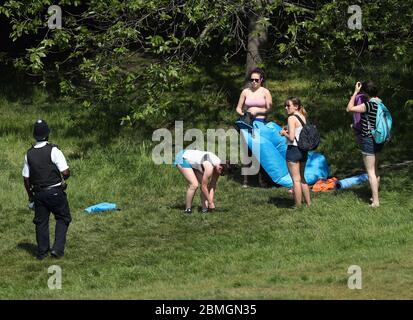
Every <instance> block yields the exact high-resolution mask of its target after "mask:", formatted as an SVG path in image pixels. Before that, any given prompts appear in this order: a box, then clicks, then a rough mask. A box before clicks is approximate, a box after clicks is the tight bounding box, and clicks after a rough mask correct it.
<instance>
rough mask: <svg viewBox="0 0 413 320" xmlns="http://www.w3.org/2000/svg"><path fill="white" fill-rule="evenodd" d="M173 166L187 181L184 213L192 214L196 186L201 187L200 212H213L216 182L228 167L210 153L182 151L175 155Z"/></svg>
mask: <svg viewBox="0 0 413 320" xmlns="http://www.w3.org/2000/svg"><path fill="white" fill-rule="evenodd" d="M174 166H176V167H177V168H178V169H179V171H180V172H181V173H182V175H183V176H184V177H185V179H186V180H187V181H188V189H187V191H186V201H185V202H186V209H185V213H188V214H191V213H192V201H193V199H194V196H195V193H196V190H197V189H198V186H201V206H202V212H203V213H207V212H208V211H209V212H211V211H213V210H214V209H215V203H214V196H215V190H216V185H217V181H218V178H219V176H220V175H221V176H222V175H224V174H225V173H226V172H227V170H228V165H227V164H225V163H224V164H223V163H222V162H221V160H220V159H219V158H218V157H217V156H216V155H215V154H213V153H212V152H206V151H199V150H182V151H180V152H179V153H178V154H177V155H176V158H175V162H174Z"/></svg>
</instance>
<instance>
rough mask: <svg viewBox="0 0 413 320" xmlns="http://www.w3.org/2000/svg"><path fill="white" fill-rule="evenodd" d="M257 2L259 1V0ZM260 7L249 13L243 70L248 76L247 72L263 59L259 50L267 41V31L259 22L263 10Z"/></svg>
mask: <svg viewBox="0 0 413 320" xmlns="http://www.w3.org/2000/svg"><path fill="white" fill-rule="evenodd" d="M259 2H260V3H261V1H259ZM261 8H262V3H261ZM261 8H259V9H258V10H257V11H256V12H255V14H253V15H251V18H250V21H249V28H248V29H249V30H248V46H247V62H246V70H245V74H246V76H248V73H249V72H250V71H251V70H252V69H254V68H256V67H257V66H258V65H259V64H261V63H262V61H263V60H262V57H261V53H260V50H261V49H262V46H263V45H264V44H265V43H266V42H267V38H268V31H267V27H266V26H264V25H262V24H261V23H259V21H260V19H262V18H263V13H262V11H263V10H262V9H261Z"/></svg>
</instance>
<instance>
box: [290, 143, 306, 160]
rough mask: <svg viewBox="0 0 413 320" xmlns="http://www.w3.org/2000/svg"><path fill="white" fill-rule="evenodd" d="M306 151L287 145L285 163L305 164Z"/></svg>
mask: <svg viewBox="0 0 413 320" xmlns="http://www.w3.org/2000/svg"><path fill="white" fill-rule="evenodd" d="M307 157H308V151H303V150H301V149H300V148H298V147H297V146H292V145H289V146H288V147H287V154H286V156H285V158H286V159H287V162H305V161H307Z"/></svg>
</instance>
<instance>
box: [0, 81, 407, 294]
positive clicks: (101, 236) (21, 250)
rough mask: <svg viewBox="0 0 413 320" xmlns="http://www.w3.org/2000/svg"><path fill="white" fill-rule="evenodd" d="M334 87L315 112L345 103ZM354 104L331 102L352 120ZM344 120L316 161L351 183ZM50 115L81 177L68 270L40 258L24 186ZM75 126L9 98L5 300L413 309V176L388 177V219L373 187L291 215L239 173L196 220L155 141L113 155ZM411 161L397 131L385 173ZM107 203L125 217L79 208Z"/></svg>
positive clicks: (117, 140)
mask: <svg viewBox="0 0 413 320" xmlns="http://www.w3.org/2000/svg"><path fill="white" fill-rule="evenodd" d="M332 85H334V83H333V84H332ZM271 86H274V88H275V87H277V88H278V87H279V88H282V90H281V89H280V90H278V91H277V89H274V91H277V97H276V98H275V101H277V104H279V102H280V101H282V99H283V97H284V96H288V95H290V94H292V93H293V92H294V91H295V90H299V91H300V96H302V97H303V98H304V99H305V101H307V103H308V104H310V106H311V104H312V103H311V101H313V100H314V101H316V100H317V99H316V97H314V96H313V91H311V90H310V87H311V86H310V85H309V84H308V82H306V81H304V80H303V81H299V82H291V81H288V80H282V79H279V80H277V81H273V82H272V83H271V82H270V87H271ZM320 90H321V89H320ZM323 90H324V89H323ZM325 90H326V91H325V92H324V91H321V92H320V93H319V98H320V99H319V100H318V101H321V99H322V97H325V95H324V94H327V93H328V92H330V93H329V94H331V95H334V94H336V93H331V87H327V88H325ZM329 90H330V91H329ZM346 99H347V98H346V97H342V98H341V100H337V101H336V102H335V105H336V106H337V105H338V107H340V108H342V109H343V110H344V109H345V103H346ZM327 100H328V99H327V98H325V101H327ZM322 101H324V100H322ZM343 104H344V105H343ZM318 107H319V110H318V111H315V110H316V108H315V106H313V107H312V108H310V112H311V110H313V114H314V115H316V116H317V117H318V118H319V119H327V120H325V121H328V119H330V117H329V116H328V115H329V114H330V115H331V116H334V115H336V114H337V112H338V111H337V110H338V109H337V108H338V107H337V108H336V109H334V108H332V107H331V106H330V105H327V104H322V105H320V106H318ZM234 108H235V106H234ZM329 110H330V111H329ZM231 111H232V110H231ZM329 112H330V113H329ZM340 112H341V113H340V115H341V116H343V120H342V121H341V122H340V123H339V125H337V126H336V127H334V128H333V129H334V130H332V129H330V130H328V127H327V126H324V127H323V128H324V129H323V145H322V146H321V148H320V150H321V151H322V152H323V153H324V154H325V155H326V156H327V159H328V161H329V164H330V167H331V173H332V175H335V176H337V177H339V178H344V177H346V176H347V175H349V174H351V173H352V172H357V171H362V170H363V167H362V162H361V155H360V154H359V152H358V150H357V148H356V145H355V144H354V142H353V140H352V136H351V132H350V130H349V127H348V125H349V123H350V118H349V117H347V118H346V117H345V115H344V114H345V113H344V112H342V111H340ZM277 114H281V112H279V110H278V111H277V110H276V111H275V112H274V116H273V118H275V117H276V116H275V115H277ZM40 117H42V118H45V119H46V120H47V121H48V122H49V124H50V126H51V129H52V134H51V142H54V143H57V144H58V145H60V146H61V149H62V150H63V151H64V153H65V155H66V157H67V159H68V163H69V165H70V167H71V170H72V174H73V175H72V177H71V178H70V180H69V181H68V182H69V188H68V190H67V192H68V196H69V202H70V207H71V212H72V218H73V222H72V224H71V226H70V228H69V233H68V240H67V247H66V255H65V257H64V258H63V259H61V260H52V259H51V258H47V259H45V260H43V261H37V260H36V259H35V257H34V250H35V248H36V242H35V233H34V225H33V223H32V219H33V212H32V211H29V210H28V209H27V207H26V205H27V196H26V193H25V191H24V187H23V183H22V177H21V169H22V164H23V157H24V154H25V151H26V150H27V148H28V147H29V146H30V143H31V142H32V141H31V130H32V124H33V122H34V120H35V119H36V118H40ZM337 117H338V116H337ZM71 119H72V118H71V110H70V109H69V108H66V107H65V106H64V105H63V104H62V103H53V102H52V101H49V100H48V99H47V97H46V96H44V95H38V97H37V98H36V99H35V100H33V101H30V103H22V102H21V101H15V102H13V101H10V100H8V99H6V98H2V99H0V135H1V140H0V148H1V150H2V151H1V152H0V190H1V191H0V255H1V259H0V298H1V299H406V298H407V299H412V298H413V292H412V290H411V288H412V286H413V254H412V252H413V198H412V192H413V183H412V178H413V165H405V166H396V167H390V168H386V169H385V170H382V173H381V176H382V182H381V192H380V195H381V207H380V208H378V209H370V208H368V206H367V203H368V198H369V196H370V194H369V192H370V191H369V188H368V185H367V184H365V185H361V186H357V187H354V188H351V189H348V190H345V191H341V192H331V193H325V194H313V195H312V196H313V205H312V206H311V207H309V208H302V209H299V210H293V209H292V208H291V206H292V205H293V200H292V198H291V195H290V194H289V193H288V192H287V190H286V189H285V188H279V189H277V188H258V187H252V188H249V189H243V188H241V184H240V183H239V179H238V177H237V176H236V177H224V178H222V179H221V180H220V181H219V184H218V192H217V199H216V204H217V207H218V210H217V211H216V212H215V213H213V214H208V215H202V214H201V213H199V212H197V211H196V210H195V213H194V214H193V215H192V216H186V215H184V214H183V213H182V209H183V201H184V193H185V188H186V185H185V181H184V179H183V178H182V177H181V176H180V175H179V173H178V171H177V170H176V169H173V168H172V167H171V166H170V165H161V166H157V165H155V164H153V163H152V160H151V158H150V151H151V148H150V147H149V144H143V143H141V142H139V140H136V139H135V138H133V135H132V136H129V135H128V134H120V135H119V136H118V137H114V138H113V139H112V140H110V141H109V140H108V143H107V144H105V143H104V142H103V143H102V141H100V140H99V139H98V137H97V132H96V130H95V128H94V127H90V128H89V129H90V130H89V131H88V130H85V128H83V129H82V130H83V131H77V130H76V128H74V127H73V126H74V123H73V121H72V120H71ZM410 126H411V125H410ZM411 158H412V148H411V142H409V141H408V139H406V136H404V135H402V134H400V135H396V137H395V140H393V142H392V143H391V144H390V145H389V146H388V148H387V150H385V152H384V153H383V162H382V163H384V164H391V163H394V162H400V161H403V160H407V159H411ZM198 199H199V197H198V196H197V198H196V203H199V200H198ZM103 201H108V202H116V203H117V204H118V206H119V207H120V208H121V209H122V210H121V211H115V212H110V213H100V214H87V213H86V212H85V211H83V209H84V208H86V207H88V206H89V205H92V204H95V203H98V202H103ZM51 221H54V219H53V218H51ZM53 225H54V224H53V223H51V226H53ZM51 229H52V230H53V227H52V228H51ZM52 235H53V233H52ZM52 237H53V236H52ZM54 264H57V265H59V266H60V267H61V268H62V275H63V279H62V289H61V290H50V289H48V286H47V281H48V278H49V277H50V276H51V275H50V274H48V272H47V271H48V267H49V266H51V265H54ZM351 265H358V266H360V267H361V269H362V281H363V282H362V289H361V290H350V289H349V288H348V287H347V279H348V277H349V276H350V275H349V274H347V269H348V268H349V266H351Z"/></svg>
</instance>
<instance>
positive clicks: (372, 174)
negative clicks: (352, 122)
mask: <svg viewBox="0 0 413 320" xmlns="http://www.w3.org/2000/svg"><path fill="white" fill-rule="evenodd" d="M361 90H362V91H363V92H364V93H365V95H366V97H367V100H368V102H365V103H362V104H360V105H355V99H356V96H357V95H358V94H359V92H360V91H361ZM377 94H378V89H377V87H376V85H375V84H374V83H373V81H371V80H370V81H366V82H363V83H360V82H357V83H356V86H355V89H354V93H353V96H352V97H351V98H350V101H349V103H348V105H347V109H346V110H347V112H360V113H361V143H360V148H361V153H362V155H363V162H364V166H365V167H366V171H367V175H368V177H369V183H370V188H371V192H372V198H371V199H370V200H371V202H372V203H371V204H370V206H371V207H378V206H379V205H380V201H379V183H380V177H379V175H378V171H377V166H378V160H379V159H378V153H379V152H380V151H381V149H382V148H383V143H381V144H377V143H376V142H374V139H373V136H372V135H371V132H370V130H369V127H370V128H371V129H372V130H374V129H375V128H376V116H377V108H378V105H377V103H376V102H374V101H372V100H371V99H372V98H375V99H378V100H380V99H379V98H378V97H377Z"/></svg>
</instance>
